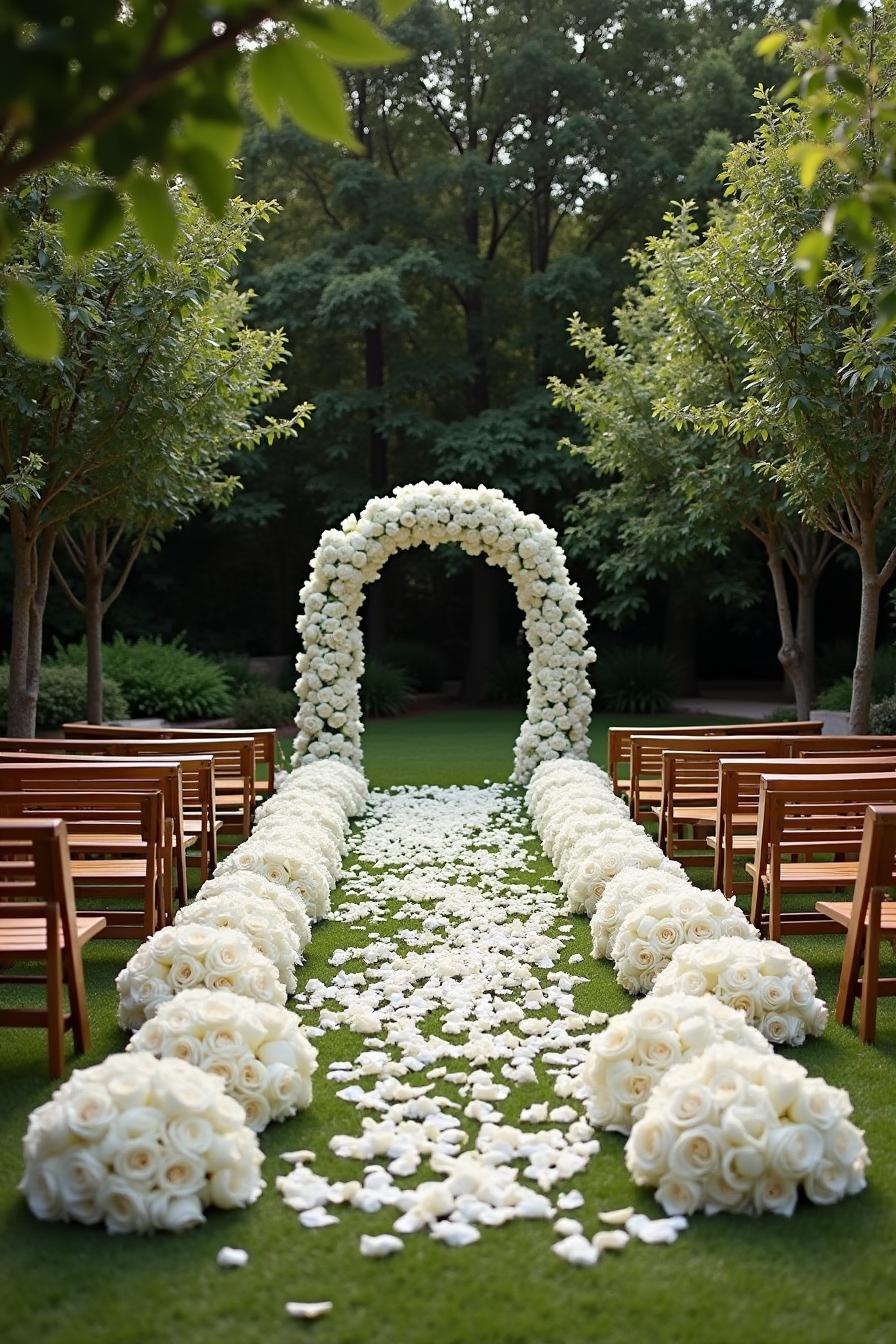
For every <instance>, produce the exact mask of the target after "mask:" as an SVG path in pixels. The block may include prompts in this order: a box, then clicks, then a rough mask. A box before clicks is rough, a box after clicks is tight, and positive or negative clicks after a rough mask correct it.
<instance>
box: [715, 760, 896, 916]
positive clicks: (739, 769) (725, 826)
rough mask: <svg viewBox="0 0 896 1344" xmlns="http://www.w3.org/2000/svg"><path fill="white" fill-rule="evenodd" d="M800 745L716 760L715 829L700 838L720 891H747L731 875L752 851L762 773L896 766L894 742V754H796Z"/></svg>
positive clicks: (872, 770)
mask: <svg viewBox="0 0 896 1344" xmlns="http://www.w3.org/2000/svg"><path fill="white" fill-rule="evenodd" d="M799 750H800V748H795V754H794V755H793V756H792V757H790V756H788V757H783V756H782V757H772V758H770V757H755V756H754V757H752V758H751V759H747V758H745V757H738V758H736V759H731V760H729V758H728V757H727V756H723V757H721V758H720V760H719V794H718V804H717V807H716V819H715V830H714V831H713V832H712V833H711V834H710V835H708V836H707V838H706V843H707V845H708V846H709V848H710V849H711V850H712V851H713V855H714V862H713V875H712V880H713V886H715V887H717V888H718V889H719V890H720V891H723V892H724V893H725V895H726V896H735V895H740V894H743V893H745V892H749V891H752V889H753V884H752V882H739V881H736V880H735V877H734V865H735V862H736V861H737V860H738V859H742V860H746V859H749V858H752V857H753V855H754V854H755V851H756V827H757V824H758V819H759V782H760V779H761V777H762V775H764V774H766V775H793V776H799V777H801V778H805V777H807V776H810V775H844V776H845V777H846V778H847V779H850V778H852V777H853V776H855V775H857V774H862V775H878V774H879V775H890V774H893V773H894V772H896V742H894V754H893V755H891V756H888V755H885V754H884V753H883V752H880V751H876V750H874V751H870V752H864V753H857V754H856V755H855V756H844V755H840V754H839V753H837V754H835V755H833V756H824V755H822V754H821V753H819V754H817V755H812V756H801V755H799V754H798V753H799Z"/></svg>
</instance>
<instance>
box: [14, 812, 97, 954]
mask: <svg viewBox="0 0 896 1344" xmlns="http://www.w3.org/2000/svg"><path fill="white" fill-rule="evenodd" d="M4 918H6V919H23V918H27V919H41V920H45V921H46V923H47V936H48V941H47V945H48V946H51V944H50V941H49V940H50V938H52V937H54V936H55V938H56V939H57V942H58V939H59V932H60V930H61V932H62V938H63V945H64V947H65V948H67V949H70V950H71V949H75V950H77V949H78V946H79V944H78V939H77V932H76V931H77V922H76V913H75V893H74V886H73V884H72V875H71V867H70V863H69V852H68V832H67V829H66V824H65V822H64V821H63V820H62V819H61V818H60V817H14V818H10V817H0V919H4Z"/></svg>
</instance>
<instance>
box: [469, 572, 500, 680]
mask: <svg viewBox="0 0 896 1344" xmlns="http://www.w3.org/2000/svg"><path fill="white" fill-rule="evenodd" d="M500 579H501V575H500V574H499V572H498V570H497V569H495V567H494V565H487V564H486V563H485V562H484V560H482V559H481V558H480V559H477V560H475V561H474V563H473V591H472V603H471V610H470V652H469V656H468V658H467V670H466V675H465V677H464V700H465V701H466V703H467V704H468V705H478V704H481V703H482V701H483V700H484V699H485V697H486V693H487V691H488V685H489V680H490V679H491V675H492V672H493V671H494V667H495V662H496V659H497V655H498V648H499V645H500V631H499V621H498V584H499V583H500Z"/></svg>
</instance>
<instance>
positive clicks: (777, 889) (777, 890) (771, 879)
mask: <svg viewBox="0 0 896 1344" xmlns="http://www.w3.org/2000/svg"><path fill="white" fill-rule="evenodd" d="M780 879H781V869H780V867H779V865H778V864H777V863H776V864H774V865H772V864H769V873H768V936H769V938H772V939H773V940H774V941H775V942H780V941H781V880H780Z"/></svg>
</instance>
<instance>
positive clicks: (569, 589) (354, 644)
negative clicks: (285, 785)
mask: <svg viewBox="0 0 896 1344" xmlns="http://www.w3.org/2000/svg"><path fill="white" fill-rule="evenodd" d="M446 543H452V544H454V545H457V546H460V548H461V549H462V550H463V551H466V553H467V554H468V555H484V556H485V558H486V561H487V562H488V563H489V564H491V565H499V566H500V567H501V568H502V569H504V570H505V571H506V573H507V575H508V576H509V578H510V580H511V582H512V583H513V585H514V588H515V589H516V596H517V601H518V602H519V605H520V607H521V609H522V611H523V615H524V620H523V629H524V631H525V633H526V638H527V639H528V641H529V646H530V650H531V652H530V655H529V691H528V700H527V705H526V719H525V721H524V723H523V725H522V727H521V729H520V734H519V737H518V738H517V743H516V748H515V751H514V770H513V776H512V778H513V779H514V780H515V781H516V782H517V783H520V784H525V783H526V782H527V781H528V779H529V778H530V776H531V774H532V771H533V770H534V769H535V767H536V766H537V765H538V764H539V762H540V761H546V760H554V759H556V758H557V757H561V756H573V757H584V756H586V755H587V752H588V746H589V738H588V723H589V720H590V716H591V700H592V694H593V693H592V690H591V686H590V684H589V681H588V666H589V664H590V663H592V662H593V661H594V657H595V655H594V651H593V649H591V648H590V647H589V645H588V642H587V638H586V632H587V626H586V622H585V618H584V616H583V614H582V612H581V610H580V609H579V590H578V588H577V586H576V585H575V584H574V583H572V582H571V581H570V578H569V574H568V572H567V569H566V557H565V556H564V554H563V551H562V549H561V547H560V545H559V543H558V541H557V534H556V533H555V532H554V531H552V529H551V528H549V527H547V526H546V524H545V523H544V522H543V521H542V520H541V519H540V518H539V517H538V516H537V515H535V514H531V513H523V512H522V510H521V509H519V508H518V507H517V505H516V504H515V503H514V502H513V500H511V499H508V498H506V497H505V495H504V494H503V493H502V491H500V490H491V489H487V488H486V487H485V486H479V487H478V488H476V489H467V488H465V487H463V486H460V485H458V484H456V483H451V484H443V483H442V482H440V481H433V482H431V483H420V484H417V485H404V486H400V487H399V488H398V489H396V490H395V491H394V493H393V494H392V495H389V496H386V497H383V498H374V499H371V500H370V501H369V502H368V503H367V505H366V506H365V507H364V509H363V510H362V511H361V513H360V514H358V515H357V517H356V516H355V515H354V514H351V515H350V516H349V517H348V518H346V519H345V520H344V521H343V523H342V525H341V527H339V528H333V529H330V530H328V531H326V532H324V533H323V535H322V537H321V539H320V544H319V545H318V548H317V550H316V552H315V554H314V558H313V560H312V563H311V574H310V576H309V578H308V581H307V583H306V584H305V586H304V587H303V589H302V592H301V595H300V596H301V602H302V613H301V615H300V616H299V619H298V621H297V629H298V631H299V633H300V635H302V637H303V641H304V649H303V651H302V652H301V653H300V654H299V656H298V659H297V661H296V669H297V672H298V680H297V682H296V693H297V695H298V697H299V709H298V713H297V715H296V727H297V730H298V731H297V733H296V738H295V751H294V754H293V765H294V766H298V765H302V764H305V763H307V762H309V761H313V760H322V759H326V758H327V757H339V758H341V759H343V760H345V761H347V762H348V763H349V764H351V765H353V766H356V767H358V768H360V767H361V765H362V751H361V733H362V732H363V724H362V722H361V704H360V697H359V679H360V677H361V673H362V671H363V668H364V651H363V641H362V638H361V623H360V610H361V604H362V603H363V601H364V596H365V590H366V588H367V585H368V584H370V583H372V582H373V581H374V580H375V579H376V578H378V577H379V574H380V571H381V570H382V568H383V565H384V564H385V563H386V561H387V560H388V559H389V558H390V556H392V555H394V554H395V553H396V551H401V550H406V549H408V548H409V547H411V546H419V545H427V546H429V547H431V548H434V547H436V546H441V545H444V544H446Z"/></svg>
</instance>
